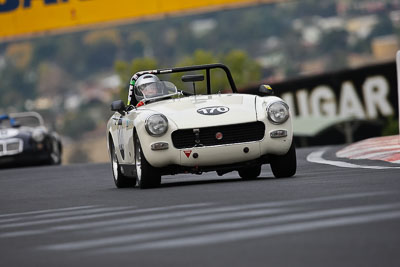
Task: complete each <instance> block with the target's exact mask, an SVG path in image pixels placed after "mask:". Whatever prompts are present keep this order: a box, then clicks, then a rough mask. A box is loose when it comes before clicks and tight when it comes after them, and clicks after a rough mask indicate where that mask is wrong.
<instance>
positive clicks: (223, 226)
mask: <svg viewBox="0 0 400 267" xmlns="http://www.w3.org/2000/svg"><path fill="white" fill-rule="evenodd" d="M399 207H400V203H395V204H382V205H372V206H356V207H350V208H339V209H332V210H323V211H311V212H301V213H295V214H288V215H282V216H275V217H267V218H255V219H252V220H241V221H237V222H224V223H215V224H205V225H204V224H202V225H200V226H194V227H191V226H192V224H193V222H189V223H188V224H189V227H190V228H179V229H178V230H172V229H164V230H161V231H151V232H148V233H142V234H131V235H120V236H113V237H107V238H98V239H93V240H84V241H77V242H68V243H62V244H54V245H49V246H45V247H42V248H44V249H50V250H80V249H90V248H96V247H104V246H115V245H123V244H127V243H134V242H138V241H149V240H152V239H160V238H166V237H174V236H178V235H188V234H196V233H205V232H210V231H227V230H233V229H239V230H237V231H238V232H242V231H243V230H240V229H241V228H250V229H249V230H245V231H250V232H251V231H253V229H254V227H260V226H265V225H270V224H277V223H288V222H293V221H298V220H309V219H318V218H323V217H330V216H344V215H354V213H366V212H374V211H383V210H387V209H398V208H399ZM399 213H400V211H399ZM272 228H274V226H272ZM225 233H229V235H235V233H236V232H235V231H230V232H225ZM225 233H223V234H222V235H223V236H224V235H225ZM213 235H214V234H208V235H206V236H208V237H209V238H211V240H213V237H212V236H213ZM215 235H218V236H221V234H220V233H218V232H217V233H215ZM191 238H192V237H184V238H177V239H175V240H185V242H186V240H190V239H191ZM196 238H198V237H194V239H196ZM222 240H223V239H222ZM164 242H167V243H169V242H173V243H174V242H176V241H174V240H167V241H163V240H161V241H153V242H150V243H143V244H141V245H140V244H139V245H138V244H135V245H132V246H128V247H127V246H125V245H124V246H122V247H118V248H115V247H114V248H108V249H105V250H106V251H107V252H110V251H113V252H124V251H132V250H136V249H137V248H142V247H144V248H147V246H148V245H149V244H152V245H151V246H154V244H157V245H155V247H149V248H156V247H157V246H158V245H159V244H160V243H161V244H163V243H164ZM214 242H215V241H212V243H214Z"/></svg>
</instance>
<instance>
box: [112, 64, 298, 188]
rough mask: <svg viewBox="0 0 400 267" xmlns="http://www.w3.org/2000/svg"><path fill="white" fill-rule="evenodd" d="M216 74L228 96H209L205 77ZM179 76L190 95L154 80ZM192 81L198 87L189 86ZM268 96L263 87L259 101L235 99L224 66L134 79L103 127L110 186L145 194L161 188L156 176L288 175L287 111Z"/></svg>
mask: <svg viewBox="0 0 400 267" xmlns="http://www.w3.org/2000/svg"><path fill="white" fill-rule="evenodd" d="M216 70H219V71H220V72H222V71H221V70H223V72H222V73H224V75H226V78H227V81H228V82H229V85H230V87H231V91H230V92H224V93H222V92H221V91H218V92H217V93H214V94H213V93H212V92H213V90H212V89H211V73H213V74H214V71H216ZM211 71H213V72H211ZM185 72H186V73H190V74H189V75H183V76H182V77H181V79H182V81H183V82H187V83H190V86H192V90H190V91H191V92H189V90H178V89H177V87H176V86H175V85H174V84H173V83H171V82H167V81H161V80H160V79H159V76H165V75H167V76H168V77H169V78H171V76H172V75H175V76H174V77H176V73H185ZM199 72H201V73H203V74H198V73H199ZM193 73H195V74H193ZM196 73H197V74H196ZM204 74H205V75H204ZM204 76H205V77H204ZM204 78H205V81H204ZM196 82H197V85H198V84H200V85H203V87H204V88H200V89H198V88H196ZM197 87H199V86H197ZM202 89H203V90H204V93H199V92H200V91H201V90H202ZM213 89H216V88H213ZM218 89H220V88H218ZM272 94H273V92H272V89H271V87H269V86H268V85H261V86H260V95H262V96H256V95H249V94H239V93H237V89H236V86H235V83H234V81H233V78H232V75H231V73H230V71H229V69H228V68H227V67H226V66H225V65H223V64H208V65H199V66H189V67H180V68H172V69H161V70H148V71H141V72H138V73H136V74H135V75H133V76H132V78H131V81H130V87H129V95H128V103H127V105H125V104H124V102H123V101H122V100H118V101H114V102H113V103H112V104H111V110H112V111H115V113H114V115H113V116H112V117H111V118H110V120H109V121H108V124H107V144H108V149H109V153H110V158H111V162H112V171H113V176H114V182H115V185H116V186H117V187H118V188H120V187H128V186H134V185H137V186H138V187H140V188H151V187H157V186H159V185H160V183H161V176H162V175H171V174H178V173H194V174H201V173H202V172H208V171H216V172H217V173H218V175H223V174H225V173H228V172H231V171H238V172H239V176H240V177H241V178H243V179H252V178H256V177H258V176H259V175H260V172H261V165H262V164H267V163H269V164H270V165H271V169H272V172H273V174H274V176H275V177H291V176H293V175H294V174H295V173H296V151H295V147H294V142H293V130H292V122H291V116H290V111H289V107H288V105H287V104H286V103H285V102H284V101H283V100H282V99H281V98H278V97H275V96H272Z"/></svg>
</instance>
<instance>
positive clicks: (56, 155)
mask: <svg viewBox="0 0 400 267" xmlns="http://www.w3.org/2000/svg"><path fill="white" fill-rule="evenodd" d="M61 153H62V146H61V144H60V143H59V142H58V141H57V140H52V141H51V152H50V154H49V159H48V164H50V165H60V164H61V162H62V159H61Z"/></svg>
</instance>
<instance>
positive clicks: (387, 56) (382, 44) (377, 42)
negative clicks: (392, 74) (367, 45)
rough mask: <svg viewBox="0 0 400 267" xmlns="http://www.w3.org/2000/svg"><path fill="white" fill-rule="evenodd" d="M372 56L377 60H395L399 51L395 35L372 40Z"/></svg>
mask: <svg viewBox="0 0 400 267" xmlns="http://www.w3.org/2000/svg"><path fill="white" fill-rule="evenodd" d="M371 46H372V54H373V55H374V58H375V59H376V60H379V61H381V60H394V59H395V58H396V52H397V50H399V42H398V40H397V37H396V36H395V35H388V36H382V37H377V38H375V39H373V40H372V44H371Z"/></svg>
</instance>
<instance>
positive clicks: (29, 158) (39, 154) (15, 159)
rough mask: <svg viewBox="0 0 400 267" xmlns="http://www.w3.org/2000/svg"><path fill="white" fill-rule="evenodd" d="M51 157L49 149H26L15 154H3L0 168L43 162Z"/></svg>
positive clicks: (0, 159)
mask: <svg viewBox="0 0 400 267" xmlns="http://www.w3.org/2000/svg"><path fill="white" fill-rule="evenodd" d="M49 159H50V155H49V152H47V151H33V150H31V151H24V152H21V153H19V154H15V155H8V156H1V157H0V168H9V167H18V166H28V165H35V164H41V163H45V162H47V161H48V160H49Z"/></svg>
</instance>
